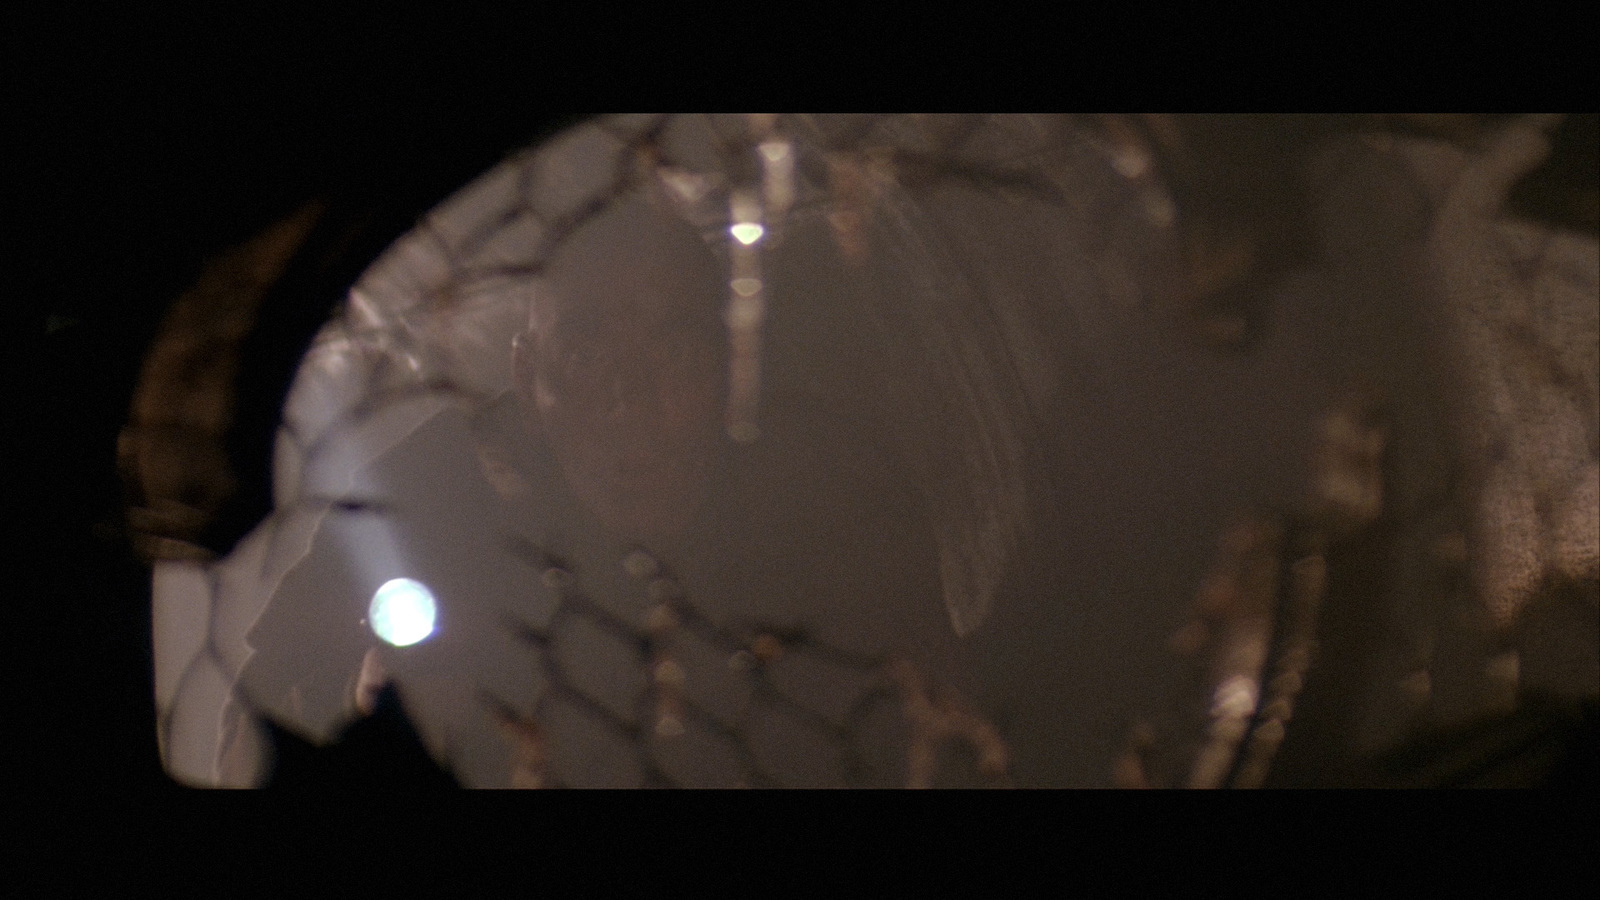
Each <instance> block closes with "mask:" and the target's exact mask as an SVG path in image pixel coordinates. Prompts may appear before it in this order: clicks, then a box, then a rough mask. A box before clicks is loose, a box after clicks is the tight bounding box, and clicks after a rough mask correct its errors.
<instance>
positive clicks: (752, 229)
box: [728, 222, 765, 244]
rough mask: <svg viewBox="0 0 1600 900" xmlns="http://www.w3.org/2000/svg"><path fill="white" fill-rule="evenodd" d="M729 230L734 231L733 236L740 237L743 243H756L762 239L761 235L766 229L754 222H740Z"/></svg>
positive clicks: (740, 241)
mask: <svg viewBox="0 0 1600 900" xmlns="http://www.w3.org/2000/svg"><path fill="white" fill-rule="evenodd" d="M728 230H729V231H731V232H733V236H734V237H736V238H738V239H739V243H741V244H754V243H755V242H756V241H759V240H761V235H762V234H764V233H765V230H764V229H763V228H762V227H761V226H760V225H757V224H756V223H754V222H740V223H739V224H737V225H735V226H733V227H732V228H730V229H728Z"/></svg>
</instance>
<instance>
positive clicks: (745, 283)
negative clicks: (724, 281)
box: [733, 278, 761, 297]
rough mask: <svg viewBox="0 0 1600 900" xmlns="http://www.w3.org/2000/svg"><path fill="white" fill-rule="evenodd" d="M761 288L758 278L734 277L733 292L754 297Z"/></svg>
mask: <svg viewBox="0 0 1600 900" xmlns="http://www.w3.org/2000/svg"><path fill="white" fill-rule="evenodd" d="M760 290H761V279H759V278H735V279H734V280H733V292H734V293H735V294H738V295H739V296H741V297H754V296H755V295H756V294H757V293H758V292H760Z"/></svg>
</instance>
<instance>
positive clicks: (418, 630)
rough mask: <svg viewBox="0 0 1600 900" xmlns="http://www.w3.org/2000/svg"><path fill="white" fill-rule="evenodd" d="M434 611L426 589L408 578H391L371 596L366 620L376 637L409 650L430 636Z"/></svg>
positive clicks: (433, 605) (426, 587)
mask: <svg viewBox="0 0 1600 900" xmlns="http://www.w3.org/2000/svg"><path fill="white" fill-rule="evenodd" d="M438 610H439V607H438V603H437V602H435V600H434V599H433V592H432V591H430V590H428V586H427V585H425V584H423V583H422V582H420V581H415V580H413V579H410V578H395V579H392V580H390V581H386V582H384V584H383V587H380V588H378V592H377V593H376V594H373V595H372V606H371V608H370V609H369V610H368V611H367V620H368V621H369V622H371V624H372V630H373V631H374V632H375V633H376V634H377V635H378V637H380V638H383V639H384V640H385V641H387V642H388V643H391V644H393V645H395V646H396V647H409V646H411V645H412V644H415V643H417V642H418V641H421V640H422V639H424V638H426V637H427V636H428V635H430V634H433V623H434V619H435V618H436V616H437V615H438Z"/></svg>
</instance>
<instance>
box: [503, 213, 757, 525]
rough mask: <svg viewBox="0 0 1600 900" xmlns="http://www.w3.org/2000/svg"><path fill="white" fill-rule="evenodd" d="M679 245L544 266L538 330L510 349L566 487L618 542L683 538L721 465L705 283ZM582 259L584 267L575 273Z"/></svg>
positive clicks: (718, 360)
mask: <svg viewBox="0 0 1600 900" xmlns="http://www.w3.org/2000/svg"><path fill="white" fill-rule="evenodd" d="M601 236H602V237H603V236H604V235H603V234H602V235H601ZM624 236H627V235H616V236H615V237H624ZM590 237H591V240H592V239H593V238H594V236H590ZM635 237H637V236H636V235H635ZM689 240H690V241H693V242H694V243H681V244H679V245H677V246H672V245H665V246H663V245H660V244H648V243H647V244H646V245H644V246H643V247H642V248H641V246H640V245H639V244H638V243H637V242H636V241H630V242H621V243H619V244H618V245H616V246H611V247H608V248H604V249H606V250H607V251H608V252H605V253H592V252H591V253H586V252H583V251H584V250H585V249H586V248H585V247H583V246H579V247H578V248H576V250H575V252H574V253H573V254H571V256H569V257H568V258H567V259H566V261H565V263H566V264H564V265H562V266H556V267H553V268H552V270H551V278H550V285H549V291H548V295H547V296H546V297H544V298H542V299H541V302H542V303H543V304H544V308H543V309H542V311H541V315H540V317H539V324H538V327H537V328H536V329H534V331H533V333H530V334H528V335H525V336H524V339H523V344H522V345H521V346H520V347H519V360H518V376H519V384H520V387H521V389H522V391H523V396H524V400H525V403H527V404H528V405H529V406H531V409H530V410H529V412H530V414H531V416H532V417H533V418H535V419H536V421H537V423H538V425H539V426H540V430H541V431H542V432H543V435H544V439H545V440H546V441H547V443H548V445H549V447H550V449H551V451H552V452H553V453H554V455H555V458H556V461H557V463H558V464H559V465H560V467H561V471H562V474H563V475H564V476H565V478H566V481H567V485H568V487H569V488H570V489H571V490H572V492H573V493H574V494H575V495H576V496H577V498H578V499H579V500H580V501H581V502H582V503H583V504H584V506H585V507H586V508H587V509H588V511H589V512H590V513H591V514H593V515H594V517H595V518H596V519H597V520H599V522H600V523H601V524H603V525H605V526H606V527H607V528H609V529H610V530H611V531H613V532H615V533H616V534H617V535H618V536H619V537H622V538H624V539H628V540H638V541H645V542H651V541H662V540H670V539H672V538H674V537H676V536H678V535H680V534H682V533H683V532H684V531H685V530H686V529H687V528H688V526H689V524H690V522H691V520H692V519H693V517H694V515H695V513H696V511H697V510H698V509H699V506H700V504H701V503H702V502H703V500H704V497H705V494H706V490H707V488H708V486H709V483H710V480H711V476H712V474H713V472H714V471H715V469H716V467H717V465H718V462H719V455H720V452H721V446H722V426H723V408H724V396H725V394H726V380H725V379H726V375H725V373H726V362H725V350H724V338H723V331H722V327H721V323H720V321H719V319H718V317H717V315H716V312H715V310H716V305H717V304H716V300H717V295H716V294H714V293H709V292H711V291H714V289H715V287H716V284H717V282H716V281H715V280H714V272H713V271H712V269H714V261H712V260H710V259H709V253H708V251H706V250H705V248H704V246H703V245H698V240H699V239H698V238H697V237H690V238H689ZM587 249H589V250H598V249H601V248H594V247H589V248H587ZM673 250H676V251H678V253H674V252H671V251H673ZM681 253H688V254H691V255H689V256H687V257H684V256H681V255H680V254H681ZM695 253H699V254H704V257H705V258H697V257H696V256H694V255H693V254H695ZM585 260H587V261H588V263H589V265H590V266H591V268H588V269H586V270H584V271H581V272H580V271H578V270H577V268H576V266H577V265H578V264H581V263H583V262H584V261H585ZM708 263H710V264H712V269H708ZM708 276H710V277H708Z"/></svg>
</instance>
